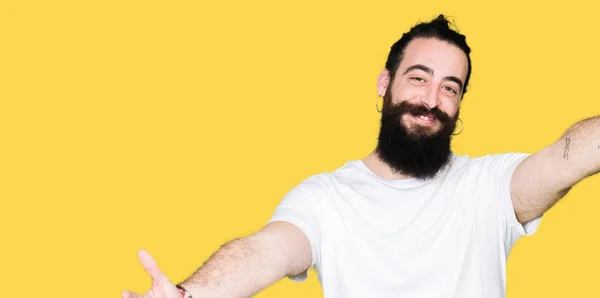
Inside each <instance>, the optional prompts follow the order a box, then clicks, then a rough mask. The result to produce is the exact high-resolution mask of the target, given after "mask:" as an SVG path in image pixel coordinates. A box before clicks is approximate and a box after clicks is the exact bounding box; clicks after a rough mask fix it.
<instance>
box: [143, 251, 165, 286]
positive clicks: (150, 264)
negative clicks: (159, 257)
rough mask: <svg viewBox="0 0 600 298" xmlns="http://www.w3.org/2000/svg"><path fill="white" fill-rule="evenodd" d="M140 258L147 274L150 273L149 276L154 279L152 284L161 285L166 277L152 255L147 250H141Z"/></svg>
mask: <svg viewBox="0 0 600 298" xmlns="http://www.w3.org/2000/svg"><path fill="white" fill-rule="evenodd" d="M138 257H139V258H140V262H141V263H142V266H143V267H144V270H146V272H148V274H149V275H150V276H151V277H152V283H154V284H159V281H161V280H162V279H163V278H165V276H164V274H163V273H162V271H160V269H159V268H158V265H157V264H156V261H154V259H153V258H152V256H151V255H150V253H148V252H147V251H146V250H145V249H141V250H140V251H139V252H138Z"/></svg>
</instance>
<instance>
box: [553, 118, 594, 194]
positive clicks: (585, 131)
mask: <svg viewBox="0 0 600 298" xmlns="http://www.w3.org/2000/svg"><path fill="white" fill-rule="evenodd" d="M559 144H560V147H562V148H560V152H561V154H562V159H563V162H564V164H565V169H566V173H565V174H568V175H570V176H571V177H572V179H571V180H572V181H569V185H568V186H571V185H573V184H575V183H577V182H578V181H579V180H581V179H584V178H586V177H589V176H591V175H594V174H596V173H598V172H600V116H596V117H591V118H587V119H584V120H582V121H579V122H577V123H576V124H574V125H573V126H571V127H570V128H569V129H567V130H566V131H565V133H564V134H563V135H562V136H561V140H560V142H559Z"/></svg>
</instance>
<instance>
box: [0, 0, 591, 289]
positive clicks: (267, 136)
mask: <svg viewBox="0 0 600 298" xmlns="http://www.w3.org/2000/svg"><path fill="white" fill-rule="evenodd" d="M0 3H1V4H0V175H1V176H0V198H1V205H0V236H1V244H0V249H1V253H0V272H1V273H0V274H1V276H0V284H1V287H0V291H1V292H0V296H1V297H22V296H23V295H24V293H28V294H27V295H34V296H41V297H63V298H64V297H119V296H120V293H121V291H122V290H123V289H131V290H135V291H139V292H144V291H145V290H146V289H147V287H148V286H149V284H150V283H149V279H148V277H147V275H146V274H145V272H144V271H143V269H142V267H141V266H140V264H139V262H138V259H137V256H136V252H137V251H138V249H140V248H146V249H147V250H148V251H149V252H150V253H152V254H153V256H154V257H155V258H156V260H157V261H158V262H159V265H160V266H161V268H162V269H163V270H164V272H165V273H166V274H167V275H168V276H169V277H170V278H171V279H172V280H174V281H180V280H182V279H183V278H185V277H187V276H188V275H189V274H191V273H192V272H193V271H194V270H195V269H196V266H198V265H199V264H201V263H202V262H204V260H205V259H206V258H207V257H208V256H209V255H210V254H211V253H213V252H214V251H215V250H216V249H217V248H218V247H219V245H221V244H222V243H224V242H225V241H227V240H230V239H232V238H234V237H240V236H244V235H247V234H249V233H251V232H253V231H255V230H257V229H258V228H260V227H261V226H262V225H263V224H264V223H265V222H266V221H267V220H268V218H269V217H270V215H271V214H272V212H273V209H274V208H275V206H276V205H277V204H278V203H279V201H280V200H281V198H282V197H283V195H284V194H285V193H286V192H287V191H288V190H290V189H291V188H292V187H294V186H295V185H296V184H297V183H298V182H300V181H301V180H302V179H304V178H306V177H308V176H310V175H312V174H315V173H319V172H322V171H331V170H334V169H335V168H337V167H339V166H341V165H342V164H343V163H345V162H346V161H347V160H349V159H358V158H362V157H363V156H365V155H367V154H368V153H369V152H370V151H371V150H372V149H373V147H374V145H375V141H376V136H377V131H378V128H379V127H378V124H379V123H378V120H379V115H380V114H378V113H377V112H376V111H375V100H376V79H377V75H378V74H379V71H380V70H381V69H382V67H383V65H384V61H385V58H386V55H387V52H388V50H389V47H390V46H391V45H392V43H393V42H395V41H396V40H397V39H398V38H399V37H400V35H401V34H402V33H403V32H404V31H406V30H407V29H408V28H409V27H410V26H412V25H413V24H415V23H416V22H417V21H421V20H429V19H430V18H432V17H435V16H436V15H437V14H438V13H445V14H447V15H450V16H452V17H454V21H455V23H456V25H457V26H458V28H459V29H460V30H461V32H463V33H465V34H466V35H467V38H468V39H467V40H468V42H469V43H470V45H471V47H472V48H473V54H472V59H473V67H474V69H473V77H472V81H471V85H470V91H469V92H468V93H467V95H466V98H465V101H464V102H463V104H462V112H461V113H462V114H461V116H462V119H463V120H464V123H465V130H464V132H463V133H462V134H461V135H460V136H459V137H457V138H456V139H455V142H454V143H453V146H454V150H455V151H456V152H458V153H461V154H469V155H471V156H480V155H484V154H488V153H500V152H507V151H520V152H535V151H536V150H538V149H541V148H542V147H544V146H546V145H547V144H549V143H550V142H552V141H554V140H555V139H556V138H558V136H559V135H560V134H561V133H562V132H563V131H564V129H566V128H567V127H568V126H569V125H571V124H573V123H574V122H575V121H577V120H579V119H582V118H583V117H587V116H592V115H595V114H598V113H599V111H600V99H599V95H598V93H599V92H598V87H599V83H598V82H599V77H598V71H597V70H598V69H599V67H600V58H598V57H599V56H598V53H599V52H600V46H599V45H598V43H597V41H596V37H597V29H598V23H597V21H598V17H597V16H598V9H596V7H595V6H592V4H587V3H588V1H562V2H560V3H557V4H550V3H549V2H547V1H538V2H537V3H531V2H529V1H496V2H493V3H492V2H490V3H487V2H484V1H427V2H421V1H384V2H367V1H363V2H362V3H359V2H358V1H335V2H334V1H329V2H321V1H314V0H311V1H297V2H284V1H260V2H257V1H236V2H233V1H223V2H198V1H112V0H111V1H64V0H60V1H16V0H15V1H1V2H0ZM572 154H576V153H575V152H573V153H572ZM599 182H600V177H593V178H590V179H586V180H584V181H583V182H582V183H580V184H579V185H577V186H576V187H575V188H574V189H573V190H572V191H571V193H570V194H569V195H568V196H567V197H566V198H565V199H564V200H563V201H561V202H560V203H559V204H558V205H557V206H556V207H555V208H553V209H552V210H551V211H550V212H548V213H547V215H546V217H545V218H544V220H543V221H542V225H541V226H540V229H539V231H538V233H537V234H536V235H535V236H534V237H529V238H528V237H526V238H523V239H522V240H521V241H520V242H519V243H518V244H517V245H516V247H515V248H514V250H513V253H512V255H511V257H510V259H509V262H508V266H509V267H508V297H510V298H517V297H598V296H600V289H599V288H598V287H597V284H598V282H599V281H598V278H599V277H600V275H599V274H598V273H597V272H598V271H597V270H598V268H600V256H599V255H598V251H600V244H599V243H598V242H597V235H598V231H597V230H598V228H599V227H600V223H599V221H598V216H597V214H598V211H599V209H600V202H599V200H598V198H599V196H600V187H599ZM256 297H262V298H267V297H322V294H321V289H320V286H319V284H318V281H317V279H316V275H315V273H314V271H311V274H310V279H309V280H308V281H307V282H305V283H301V284H298V283H294V282H292V281H289V280H287V279H286V280H282V281H280V282H278V283H276V284H275V285H273V286H272V287H270V288H268V289H267V290H265V291H263V292H262V293H260V294H258V295H256Z"/></svg>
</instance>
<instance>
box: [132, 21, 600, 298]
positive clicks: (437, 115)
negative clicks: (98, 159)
mask: <svg viewBox="0 0 600 298" xmlns="http://www.w3.org/2000/svg"><path fill="white" fill-rule="evenodd" d="M470 74H471V60H470V48H469V46H468V45H467V43H466V39H465V37H464V36H463V35H461V34H459V33H457V32H455V31H454V30H452V29H450V27H449V26H448V21H447V20H446V19H445V18H444V16H443V15H440V16H439V17H438V18H436V19H434V20H432V21H431V22H427V23H421V24H418V25H416V26H415V27H413V28H412V29H411V30H410V31H409V32H407V33H406V34H404V35H403V36H402V38H401V39H400V40H399V41H398V42H396V43H395V44H394V45H393V46H392V49H391V51H390V53H389V57H388V61H387V63H386V66H385V69H384V70H383V71H382V72H381V74H380V76H379V78H378V93H379V96H380V97H383V104H382V105H381V109H380V105H379V102H378V104H377V109H378V111H380V112H381V113H382V116H381V129H380V133H379V139H378V144H377V147H376V148H375V150H374V151H373V152H372V153H371V154H370V155H368V156H367V157H365V158H364V159H362V160H355V161H349V162H347V163H346V164H345V165H343V166H342V167H340V168H338V169H337V170H335V171H333V172H331V173H321V174H318V175H314V176H311V177H309V178H308V179H306V180H305V181H302V182H301V183H300V184H299V185H298V186H297V187H295V188H294V189H292V190H291V191H290V192H289V193H288V194H287V195H286V196H285V198H284V199H283V200H282V202H281V204H280V205H279V206H277V208H276V211H275V213H274V215H273V217H272V218H271V220H270V221H269V222H268V223H267V224H266V225H265V226H264V228H263V229H262V230H260V231H258V232H257V233H255V234H253V235H250V236H248V237H246V238H242V239H236V240H233V241H230V242H228V243H226V244H225V245H223V246H222V248H221V249H220V250H219V251H217V252H216V253H215V254H214V255H213V256H211V258H210V259H209V260H208V261H207V262H206V263H205V264H204V265H203V266H202V267H201V268H200V269H198V271H197V272H195V273H194V274H193V275H192V276H190V277H189V278H188V279H186V280H185V281H184V282H182V283H181V284H178V285H177V286H176V285H174V284H173V283H172V282H170V281H169V280H168V279H167V278H166V277H165V276H164V275H163V274H162V273H161V272H160V270H159V268H158V267H157V265H156V263H155V262H154V260H153V259H152V258H151V256H150V255H149V254H148V253H147V252H146V251H143V250H142V251H140V255H139V257H140V259H141V262H142V264H143V266H144V268H145V269H146V270H147V271H148V273H149V274H150V275H151V277H152V279H153V287H152V289H151V290H150V291H148V293H147V294H146V296H145V297H173V298H174V297H181V296H182V295H183V296H184V297H185V296H188V297H196V298H200V297H249V296H252V295H253V294H255V293H257V292H259V291H260V290H262V289H264V288H266V287H268V286H269V285H271V284H273V283H275V282H276V281H278V280H280V279H281V278H284V277H286V276H287V277H289V278H291V279H293V280H296V281H302V280H304V279H305V278H306V277H307V274H306V273H307V271H308V270H309V269H310V268H313V267H314V268H316V270H317V272H318V277H319V280H320V282H321V285H322V287H323V291H324V296H325V297H427V298H429V297H485V298H494V297H498V298H500V297H505V283H506V260H507V257H508V254H509V252H510V250H511V248H512V247H513V245H514V244H515V242H516V241H517V240H518V239H519V238H520V237H521V236H523V235H531V234H533V233H534V232H535V231H536V229H537V227H538V225H539V223H540V220H541V218H542V216H543V214H544V212H545V211H547V210H548V209H549V208H550V207H551V206H553V205H554V204H555V203H556V202H557V201H558V200H559V199H560V198H562V197H563V196H564V195H565V194H566V193H567V192H568V191H569V189H570V188H571V187H572V186H573V185H575V184H576V183H578V182H579V181H581V180H582V179H584V178H586V177H588V176H591V175H594V174H596V173H598V172H600V117H594V118H589V119H586V120H583V121H580V122H578V123H576V124H574V125H573V126H572V127H570V128H568V129H567V130H566V131H565V133H564V134H563V135H562V136H561V137H560V138H559V139H558V140H557V141H556V142H554V143H553V144H551V145H549V146H548V147H546V148H545V149H543V150H541V151H540V152H538V153H535V154H532V155H530V154H524V153H505V154H496V155H487V156H483V157H478V158H470V157H468V156H459V155H456V154H453V153H452V152H451V150H450V141H451V139H452V135H453V134H454V133H455V130H462V121H459V119H460V118H459V105H460V103H461V100H462V98H463V96H464V94H465V92H466V91H467V86H468V82H469V78H470ZM457 123H459V124H458V125H457ZM123 296H124V297H142V295H139V294H135V293H130V292H124V293H123Z"/></svg>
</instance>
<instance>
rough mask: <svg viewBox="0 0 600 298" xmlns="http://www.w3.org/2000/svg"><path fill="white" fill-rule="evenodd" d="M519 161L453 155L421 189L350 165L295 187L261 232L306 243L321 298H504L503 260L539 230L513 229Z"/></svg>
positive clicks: (518, 157) (517, 156)
mask: <svg viewBox="0 0 600 298" xmlns="http://www.w3.org/2000/svg"><path fill="white" fill-rule="evenodd" d="M527 156H528V154H523V153H505V154H496V155H487V156H483V157H478V158H471V157H469V156H467V155H456V154H454V155H453V156H452V159H451V162H450V166H449V167H447V168H445V169H444V170H443V171H441V172H440V173H439V174H438V176H437V177H436V178H435V179H431V180H427V181H424V180H419V179H404V180H386V179H383V178H381V177H379V176H377V175H375V174H374V173H373V172H372V171H370V170H369V169H368V168H367V167H366V166H365V164H364V163H363V162H362V161H360V160H354V161H349V162H347V163H346V164H345V165H343V166H342V167H340V168H338V169H336V170H335V171H333V172H331V173H328V172H325V173H321V174H317V175H314V176H311V177H309V178H307V179H306V180H304V181H302V182H301V183H300V184H299V185H297V186H296V187H294V188H293V189H292V190H291V191H290V192H289V193H288V194H287V195H286V196H285V197H284V198H283V200H282V201H281V203H280V204H279V205H278V206H277V208H276V209H275V212H274V214H273V216H272V218H271V219H270V220H269V221H268V222H273V221H286V222H289V223H292V224H294V225H296V226H298V227H299V228H300V229H301V230H302V231H303V232H304V233H305V234H306V235H307V237H308V239H309V240H310V243H311V246H312V260H313V261H312V265H311V268H315V269H316V271H317V274H318V279H319V282H320V283H321V286H322V288H323V294H324V297H325V298H337V297H343V298H347V297H360V298H364V297H382V298H383V297H408V298H417V297H418V298H434V297H435V298H441V297H444V298H446V297H447V298H464V297H469V298H478V297H482V298H483V297H484V298H504V297H505V295H506V261H507V258H508V254H509V252H510V250H511V248H512V247H513V245H514V244H515V242H516V241H517V240H518V239H519V238H520V237H521V236H523V235H532V234H533V233H534V232H535V231H536V230H537V228H538V225H539V223H540V221H541V217H539V218H536V219H534V220H531V221H529V222H528V223H526V224H525V225H521V224H520V223H519V222H518V221H517V219H516V216H515V213H514V209H513V205H512V201H511V199H510V190H509V188H510V178H511V175H512V173H513V171H514V169H515V168H516V166H517V165H518V163H519V162H521V161H522V160H523V159H525V158H526V157H527ZM306 278H307V272H303V273H302V274H300V275H298V276H294V277H291V279H292V280H294V281H298V282H301V281H304V280H305V279H306Z"/></svg>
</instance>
